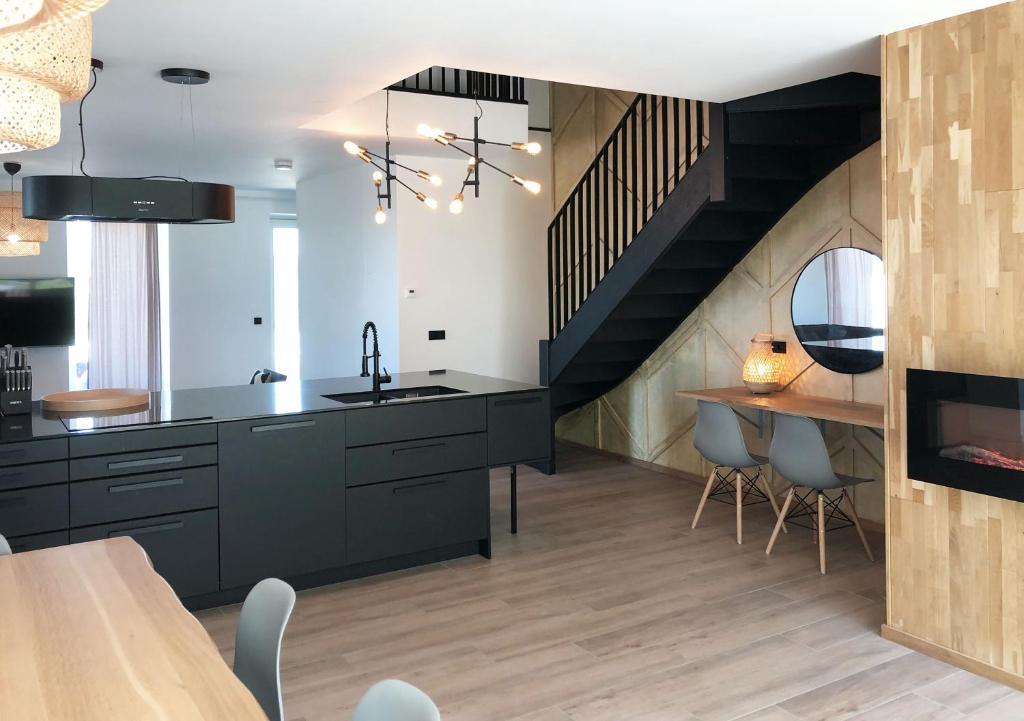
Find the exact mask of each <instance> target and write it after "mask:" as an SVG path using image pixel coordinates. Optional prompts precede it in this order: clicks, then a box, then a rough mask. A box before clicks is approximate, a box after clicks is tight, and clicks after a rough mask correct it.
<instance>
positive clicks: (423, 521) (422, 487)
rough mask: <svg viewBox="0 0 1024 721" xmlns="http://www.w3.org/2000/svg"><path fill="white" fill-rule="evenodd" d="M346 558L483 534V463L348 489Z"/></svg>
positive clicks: (486, 491)
mask: <svg viewBox="0 0 1024 721" xmlns="http://www.w3.org/2000/svg"><path fill="white" fill-rule="evenodd" d="M347 506H348V560H349V563H359V562H361V561H372V560H376V559H381V558H388V557H391V556H400V555H403V554H406V553H413V552H415V551H424V550H428V549H432V548H440V547H442V546H447V545H450V544H453V543H460V542H463V541H473V540H479V539H482V538H486V537H487V534H488V526H489V514H490V483H489V480H488V474H487V471H486V470H485V469H477V470H473V471H463V472H460V473H447V474H444V475H440V476H426V477H424V478H417V479H414V480H408V481H396V482H393V483H379V484H376V485H372V486H360V487H358V488H350V489H349V491H348V502H347Z"/></svg>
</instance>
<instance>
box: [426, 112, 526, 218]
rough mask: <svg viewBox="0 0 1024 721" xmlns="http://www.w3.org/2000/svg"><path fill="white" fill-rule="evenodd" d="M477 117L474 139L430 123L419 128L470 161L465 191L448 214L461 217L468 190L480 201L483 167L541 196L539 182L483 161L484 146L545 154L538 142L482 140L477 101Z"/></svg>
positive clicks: (461, 191)
mask: <svg viewBox="0 0 1024 721" xmlns="http://www.w3.org/2000/svg"><path fill="white" fill-rule="evenodd" d="M476 107H477V114H476V116H474V118H473V137H472V138H464V137H461V136H459V135H456V134H455V133H449V132H446V131H444V130H441V129H440V128H435V127H433V126H431V125H429V124H428V123H420V124H419V126H417V128H416V134H417V135H419V136H420V137H421V138H426V139H427V140H433V141H434V142H435V143H438V144H440V145H444V146H446V147H449V148H451V149H452V150H455V151H458V152H460V153H462V154H463V155H465V156H466V157H467V161H466V177H465V178H464V179H463V181H462V187H461V188H460V189H459V192H457V193H456V194H455V195H454V197H453V198H452V202H451V203H449V204H448V210H449V211H451V212H452V213H454V214H455V215H458V214H459V213H461V212H462V207H463V201H464V200H465V193H466V188H467V187H471V188H473V195H474V197H477V198H479V197H480V166H481V165H486V166H487V167H488V168H491V169H492V170H496V171H498V172H499V173H501V174H502V175H504V176H505V177H506V178H508V179H509V180H510V181H512V182H513V183H515V184H516V185H518V186H520V187H522V188H524V189H525V190H526V191H527V192H530V193H533V194H534V195H537V194H538V193H539V192H540V183H538V182H537V181H536V180H527V179H525V178H521V177H519V176H518V175H516V174H515V173H509V172H507V171H505V170H503V169H501V168H499V167H498V166H497V165H495V164H494V163H491V162H489V161H487V160H485V159H484V158H482V157H480V146H482V145H498V146H501V147H504V148H511V149H512V150H519V151H522V152H524V153H528V154H529V155H538V154H540V152H541V146H540V143H536V142H532V141H531V142H522V143H501V142H498V141H496V140H485V139H484V138H481V137H480V119H481V118H482V117H483V115H484V112H483V108H481V107H480V102H479V101H477V103H476ZM458 143H468V144H471V145H472V148H473V149H472V152H471V151H469V150H466V149H465V148H463V147H460V146H459V145H458Z"/></svg>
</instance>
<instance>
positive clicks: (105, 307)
mask: <svg viewBox="0 0 1024 721" xmlns="http://www.w3.org/2000/svg"><path fill="white" fill-rule="evenodd" d="M92 231H93V232H92V273H91V275H92V277H91V288H90V291H89V387H90V388H121V387H124V388H148V389H149V390H160V378H161V372H160V371H161V369H160V268H159V263H160V255H159V250H158V242H157V227H156V226H155V225H148V224H147V225H141V224H135V223H96V224H94V225H93V228H92Z"/></svg>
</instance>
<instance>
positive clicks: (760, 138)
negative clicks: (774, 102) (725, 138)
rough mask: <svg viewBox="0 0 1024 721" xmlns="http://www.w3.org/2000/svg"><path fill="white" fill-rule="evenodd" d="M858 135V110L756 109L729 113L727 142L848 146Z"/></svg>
mask: <svg viewBox="0 0 1024 721" xmlns="http://www.w3.org/2000/svg"><path fill="white" fill-rule="evenodd" d="M860 137H861V128H860V116H859V113H851V112H849V111H845V110H834V109H826V110H786V111H780V112H775V111H758V112H750V113H737V114H734V115H729V143H730V144H738V145H767V146H805V147H820V146H828V145H852V144H854V143H856V142H857V141H858V140H859V139H860Z"/></svg>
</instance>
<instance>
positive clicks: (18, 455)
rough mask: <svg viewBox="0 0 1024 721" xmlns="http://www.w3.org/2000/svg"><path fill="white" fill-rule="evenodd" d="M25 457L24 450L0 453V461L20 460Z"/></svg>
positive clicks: (18, 449)
mask: <svg viewBox="0 0 1024 721" xmlns="http://www.w3.org/2000/svg"><path fill="white" fill-rule="evenodd" d="M24 455H25V449H24V448H15V449H14V450H12V451H0V460H9V459H11V458H21V457H22V456H24Z"/></svg>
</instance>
